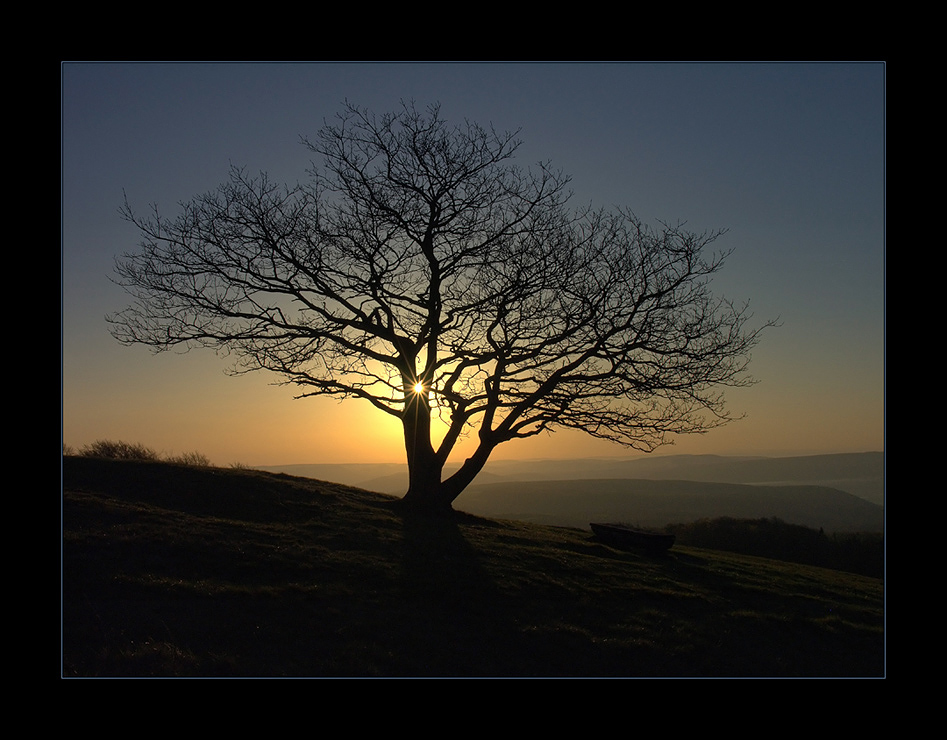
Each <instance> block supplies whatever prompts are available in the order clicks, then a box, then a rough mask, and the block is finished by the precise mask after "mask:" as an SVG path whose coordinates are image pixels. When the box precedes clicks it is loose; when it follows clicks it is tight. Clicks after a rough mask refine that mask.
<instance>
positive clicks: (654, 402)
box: [108, 104, 763, 509]
mask: <svg viewBox="0 0 947 740" xmlns="http://www.w3.org/2000/svg"><path fill="white" fill-rule="evenodd" d="M303 143H304V144H305V146H306V147H307V148H308V149H309V150H310V151H311V153H312V154H314V155H316V164H315V165H314V168H313V170H312V172H311V175H312V177H311V180H310V181H309V182H308V183H307V184H305V185H297V186H294V187H285V186H278V185H276V184H274V183H272V182H271V181H270V180H269V179H268V178H267V177H266V175H260V176H259V177H253V178H251V177H248V176H247V175H246V173H245V172H244V171H243V170H241V169H237V168H233V169H232V170H231V173H230V180H229V182H227V183H225V184H223V185H221V186H220V187H219V188H218V189H217V190H216V191H213V192H211V193H208V194H205V195H202V196H199V197H196V198H194V199H193V200H191V201H189V202H187V203H185V204H183V205H182V212H181V213H180V214H179V215H178V216H177V217H176V218H175V219H173V220H167V219H165V218H164V217H162V216H160V215H159V213H158V211H157V209H156V208H155V209H153V211H152V213H151V214H149V215H148V216H147V217H139V216H138V215H136V214H135V213H134V212H133V210H132V209H131V207H130V206H129V205H128V201H127V199H126V201H125V205H124V207H123V211H122V212H123V215H124V217H125V218H127V219H128V220H129V221H130V222H132V223H133V224H134V225H135V226H136V227H137V228H138V230H139V232H140V235H141V244H140V251H139V252H137V253H135V254H126V255H124V257H122V258H120V259H119V260H117V262H116V275H117V277H116V281H117V282H118V283H120V284H121V285H123V286H124V287H125V288H126V290H127V291H128V292H129V293H130V295H131V296H132V297H133V302H132V304H131V306H130V307H129V308H128V309H126V310H125V311H123V312H121V313H119V314H116V315H114V316H110V317H109V318H108V320H109V322H110V323H111V325H112V333H113V335H114V336H115V337H116V338H117V339H118V340H119V341H121V342H123V343H129V344H130V343H143V344H146V345H149V346H151V347H152V348H154V349H155V350H156V351H160V350H167V349H171V348H174V347H177V346H179V345H187V346H194V345H198V346H208V347H213V348H215V349H216V350H217V351H218V352H224V353H228V354H233V355H234V356H235V357H236V358H237V363H236V365H235V366H234V371H235V372H245V371H250V370H258V369H263V370H269V371H272V372H275V373H277V374H278V375H279V376H281V381H282V382H285V383H290V384H294V385H295V386H298V388H299V389H301V390H300V393H299V397H305V396H316V395H329V396H337V397H343V398H360V399H363V400H365V401H368V402H369V403H371V404H373V405H374V406H375V407H376V408H377V409H379V410H380V411H382V412H384V413H386V414H390V415H392V416H394V417H397V418H398V419H400V421H401V423H402V426H403V429H404V441H405V450H406V454H407V462H408V469H409V485H408V490H407V492H406V494H405V498H404V500H405V501H406V502H413V503H417V504H419V505H422V506H425V507H429V508H435V509H437V508H450V506H451V504H452V502H453V501H454V500H455V498H456V497H457V496H458V495H459V494H460V493H461V492H462V491H463V490H464V488H465V487H466V486H467V485H468V484H469V483H470V482H471V481H472V480H473V479H474V478H475V476H476V475H477V473H478V472H479V471H480V470H481V469H482V468H483V465H484V464H485V463H486V461H487V459H488V457H489V456H490V454H491V452H492V451H493V450H494V449H495V448H496V447H497V445H499V444H501V443H503V442H506V441H508V440H512V439H516V438H522V437H529V436H531V435H536V434H539V433H541V432H544V431H547V430H554V429H557V428H574V429H580V430H582V431H584V432H586V433H588V434H590V435H593V436H595V437H600V438H603V439H607V440H612V441H614V442H618V443H621V444H624V445H627V446H631V447H634V448H637V449H640V450H643V451H651V450H653V449H654V448H656V447H658V446H659V445H662V444H665V443H667V442H668V441H670V439H669V438H670V436H671V435H674V434H684V433H697V432H704V431H707V430H709V429H711V428H714V427H717V426H719V425H721V424H724V423H726V422H728V421H730V420H731V416H730V415H729V414H728V412H727V410H726V408H725V405H724V399H723V396H722V395H721V392H720V389H721V388H722V387H726V386H739V385H744V384H747V383H749V382H752V381H751V380H750V379H749V378H748V377H747V376H746V375H745V370H746V365H747V362H748V360H749V354H748V353H749V350H750V349H751V348H752V347H753V346H754V345H755V344H756V342H757V341H758V338H759V334H760V331H761V330H762V328H763V327H760V328H757V329H754V330H749V329H748V328H747V323H748V319H749V314H748V312H747V309H746V306H745V305H744V306H742V307H740V306H734V305H733V304H731V303H730V302H728V301H726V300H723V299H720V298H716V297H715V296H714V295H713V294H712V293H711V292H710V290H709V279H710V277H711V276H712V275H713V273H715V272H716V271H717V270H718V269H719V268H720V267H721V265H722V264H723V260H724V258H725V256H726V255H725V254H722V253H714V254H707V247H708V245H710V244H711V243H712V242H714V241H715V239H717V238H718V237H719V236H720V235H721V233H722V232H714V233H703V234H696V233H691V232H689V231H686V230H684V229H683V228H681V227H680V226H667V225H662V226H661V228H660V229H657V230H654V229H651V228H649V227H647V226H646V225H645V224H643V223H642V222H641V221H640V220H639V219H637V218H636V217H635V216H634V215H633V214H632V213H630V212H628V211H625V210H614V211H607V210H593V209H591V208H583V209H570V208H569V207H568V203H569V199H570V194H569V192H567V190H566V187H567V185H568V183H569V179H568V178H567V177H565V176H563V175H562V174H561V173H560V172H558V171H555V170H553V169H551V168H550V167H549V165H548V164H546V163H541V164H540V165H538V166H537V167H536V168H535V169H534V170H528V169H527V170H524V169H521V168H519V167H516V166H515V165H514V164H513V162H512V160H513V157H514V154H515V153H516V151H517V149H518V147H519V140H518V139H517V134H515V133H514V134H510V133H499V132H497V131H496V130H494V129H492V128H484V127H481V126H479V125H477V124H474V123H470V122H466V123H464V124H463V125H459V126H453V127H452V126H448V124H447V123H446V122H445V120H444V119H443V118H442V116H441V114H440V111H439V108H438V107H437V106H432V107H430V108H428V109H427V110H425V111H419V110H417V109H416V108H415V106H414V105H413V104H405V105H403V106H402V108H401V109H400V110H399V111H398V112H396V113H391V114H385V115H378V116H376V115H375V114H372V113H371V112H369V111H366V110H363V109H361V108H358V107H356V106H353V105H348V104H346V106H345V107H344V109H343V111H342V113H340V114H339V116H338V117H337V119H336V120H335V122H334V123H333V124H332V125H329V124H327V125H325V126H324V127H323V128H322V130H321V131H320V132H319V134H318V136H317V137H316V138H315V140H305V139H304V140H303ZM435 415H437V416H439V417H440V418H441V419H442V420H443V422H444V425H445V430H446V431H445V432H444V433H443V436H442V437H441V438H440V439H434V438H432V424H431V422H432V416H435ZM467 433H471V434H472V433H475V434H476V435H477V446H476V449H475V451H474V452H473V454H472V455H471V457H470V458H469V459H467V460H466V461H465V462H464V464H463V465H462V466H461V467H460V468H459V470H458V471H457V472H456V473H454V474H453V475H451V476H449V477H447V478H446V479H443V480H442V472H443V468H444V464H445V462H446V461H447V459H448V455H449V454H450V452H451V450H452V449H453V448H454V446H455V445H456V443H457V442H458V440H459V439H460V438H461V437H462V436H463V435H465V434H467ZM437 436H440V435H437Z"/></svg>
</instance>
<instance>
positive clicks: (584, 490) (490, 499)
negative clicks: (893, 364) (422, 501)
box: [455, 479, 884, 532]
mask: <svg viewBox="0 0 947 740" xmlns="http://www.w3.org/2000/svg"><path fill="white" fill-rule="evenodd" d="M455 506H456V508H459V509H462V510H463V511H467V512H469V513H471V514H476V515H478V516H487V517H492V518H503V519H520V520H523V521H528V522H534V523H537V524H553V525H558V526H567V527H582V528H586V529H587V528H588V525H589V522H592V521H619V522H626V523H630V524H637V525H639V526H643V527H664V526H665V525H666V524H677V523H687V522H693V521H696V520H698V519H705V518H716V517H733V518H737V519H758V518H773V517H775V518H778V519H781V520H783V521H785V522H788V523H791V524H801V525H804V526H806V527H812V528H813V529H824V530H825V531H826V532H881V531H883V530H884V510H883V508H882V507H881V506H879V505H877V504H873V503H871V502H869V501H865V500H864V499H862V498H859V497H858V496H854V495H852V494H850V493H845V492H844V491H839V490H836V489H834V488H827V487H824V486H792V485H784V486H757V485H753V486H751V485H746V484H737V483H706V482H700V481H672V480H635V479H602V480H594V479H593V480H568V481H517V482H504V483H487V484H480V485H476V484H475V485H472V486H470V488H468V489H467V490H466V491H464V493H463V494H462V496H461V497H460V498H459V499H458V500H457V502H456V505H455Z"/></svg>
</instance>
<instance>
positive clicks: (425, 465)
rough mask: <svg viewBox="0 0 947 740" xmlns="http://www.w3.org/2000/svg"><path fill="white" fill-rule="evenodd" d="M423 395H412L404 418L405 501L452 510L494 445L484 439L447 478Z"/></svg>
mask: <svg viewBox="0 0 947 740" xmlns="http://www.w3.org/2000/svg"><path fill="white" fill-rule="evenodd" d="M430 411H431V410H430V407H429V406H428V404H427V399H426V398H425V396H424V394H416V395H414V396H413V397H412V398H410V400H409V402H408V404H407V406H406V413H405V415H404V417H403V419H402V421H403V426H404V440H405V451H406V453H407V457H408V491H407V493H405V495H404V499H403V500H404V502H405V503H406V504H410V505H411V506H413V507H415V508H418V509H423V510H426V511H432V512H446V511H450V510H451V508H452V504H453V502H454V499H456V498H457V497H458V496H459V495H460V494H461V492H462V491H463V490H464V489H465V488H466V487H467V486H468V485H470V483H471V482H472V481H473V479H474V478H476V477H477V474H478V473H480V471H481V470H482V469H483V466H484V464H485V463H486V462H487V458H488V457H489V456H490V453H491V452H492V451H493V448H494V447H495V445H494V444H488V443H487V442H486V441H485V440H484V439H482V440H481V444H480V445H479V446H478V448H477V450H476V451H475V452H474V454H473V455H472V456H471V457H470V458H468V459H467V460H466V461H465V462H464V464H463V465H462V466H461V468H460V470H458V471H457V472H456V473H454V474H453V475H452V476H451V477H450V478H448V479H447V480H442V475H443V472H444V459H443V458H441V457H440V456H439V455H438V454H437V453H436V452H435V450H434V447H433V445H432V444H431V413H430Z"/></svg>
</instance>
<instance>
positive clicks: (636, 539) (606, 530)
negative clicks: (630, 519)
mask: <svg viewBox="0 0 947 740" xmlns="http://www.w3.org/2000/svg"><path fill="white" fill-rule="evenodd" d="M589 526H590V527H591V528H592V532H593V533H594V534H595V536H596V537H598V538H599V539H600V540H601V541H602V542H604V543H605V544H606V545H611V546H612V547H617V548H619V549H623V550H625V549H633V550H647V551H649V552H664V551H665V550H669V549H670V548H671V545H673V544H674V535H673V534H665V533H663V532H646V531H644V530H641V529H635V528H634V527H629V526H627V525H624V524H597V523H595V522H592V523H591V524H589Z"/></svg>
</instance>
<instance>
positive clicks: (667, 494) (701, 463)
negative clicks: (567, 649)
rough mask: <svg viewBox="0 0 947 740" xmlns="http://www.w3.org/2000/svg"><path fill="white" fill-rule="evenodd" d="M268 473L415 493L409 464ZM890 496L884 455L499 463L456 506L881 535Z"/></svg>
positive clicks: (573, 519) (557, 518) (528, 516)
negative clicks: (768, 520) (771, 522)
mask: <svg viewBox="0 0 947 740" xmlns="http://www.w3.org/2000/svg"><path fill="white" fill-rule="evenodd" d="M454 467H455V468H456V466H454ZM263 470H268V471H271V472H281V473H287V474H290V475H297V476H303V477H307V478H315V479H316V480H330V481H334V482H337V483H344V484H346V485H351V486H357V487H359V488H363V489H365V490H369V491H378V492H380V493H391V494H399V495H400V494H402V493H404V491H405V489H406V488H407V470H406V467H405V466H404V465H399V464H396V463H391V464H366V465H359V464H351V465H331V464H328V465H325V464H323V465H283V466H274V467H266V468H263ZM659 481H663V483H659ZM514 483H515V484H516V485H515V486H513V485H511V484H514ZM884 493H885V467H884V453H883V452H865V453H848V454H835V455H810V456H797V457H730V456H720V455H663V456H660V455H659V456H647V457H639V458H631V459H621V458H609V459H594V458H593V459H572V460H498V461H493V462H490V463H488V464H487V466H486V468H485V469H484V471H483V472H482V473H481V474H480V475H479V476H478V477H477V479H476V480H475V481H474V484H473V485H472V486H471V487H470V488H468V489H467V490H466V491H464V493H463V494H462V495H461V497H460V498H459V499H458V500H457V502H456V505H455V506H456V508H458V509H462V510H464V511H469V512H471V513H474V514H478V515H481V516H493V517H506V518H519V519H522V520H524V521H530V522H537V523H544V524H559V525H567V526H581V527H588V523H589V521H594V520H595V519H608V520H619V521H630V522H637V523H639V524H641V525H642V526H645V525H647V526H664V525H665V524H677V523H686V522H691V521H694V520H696V519H699V518H703V517H711V518H712V517H720V516H732V517H748V518H760V517H777V518H780V519H782V520H783V521H786V522H789V523H793V524H802V525H804V526H808V527H813V528H815V529H819V528H823V529H825V530H826V531H829V532H831V531H882V530H883V528H884V510H883V508H882V507H883V504H884Z"/></svg>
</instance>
